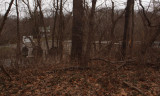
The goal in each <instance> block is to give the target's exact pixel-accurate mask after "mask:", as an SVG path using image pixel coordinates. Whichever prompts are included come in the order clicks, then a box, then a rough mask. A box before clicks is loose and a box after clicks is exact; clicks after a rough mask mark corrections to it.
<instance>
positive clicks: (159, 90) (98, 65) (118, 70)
mask: <svg viewBox="0 0 160 96" xmlns="http://www.w3.org/2000/svg"><path fill="white" fill-rule="evenodd" d="M66 65H67V64H63V63H61V64H49V65H45V66H44V65H43V66H42V65H41V66H40V65H39V66H38V67H32V68H31V67H29V68H25V69H23V70H21V71H20V73H19V74H18V75H17V74H13V72H10V71H8V72H9V73H10V74H11V77H12V81H9V80H8V79H7V77H6V76H5V75H4V74H2V73H0V96H143V95H144V96H160V68H158V67H157V66H154V65H148V66H146V67H143V68H139V67H137V65H136V64H129V65H126V66H123V67H118V66H119V64H107V63H105V62H101V61H99V62H97V61H95V62H94V63H92V64H90V65H89V68H87V69H80V68H78V67H71V64H68V65H67V66H66ZM62 66H63V67H62ZM72 66H73V65H72Z"/></svg>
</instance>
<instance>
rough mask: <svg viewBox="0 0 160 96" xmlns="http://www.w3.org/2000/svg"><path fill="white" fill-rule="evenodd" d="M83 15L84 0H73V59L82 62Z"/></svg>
mask: <svg viewBox="0 0 160 96" xmlns="http://www.w3.org/2000/svg"><path fill="white" fill-rule="evenodd" d="M83 16H84V8H83V0H73V25H72V48H71V60H73V61H74V60H78V63H80V62H81V59H82V49H83V48H82V46H83Z"/></svg>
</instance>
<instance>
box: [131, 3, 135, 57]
mask: <svg viewBox="0 0 160 96" xmlns="http://www.w3.org/2000/svg"><path fill="white" fill-rule="evenodd" d="M133 35H134V4H133V5H132V28H131V42H130V55H131V56H132V55H133V54H132V52H133V37H134V36H133Z"/></svg>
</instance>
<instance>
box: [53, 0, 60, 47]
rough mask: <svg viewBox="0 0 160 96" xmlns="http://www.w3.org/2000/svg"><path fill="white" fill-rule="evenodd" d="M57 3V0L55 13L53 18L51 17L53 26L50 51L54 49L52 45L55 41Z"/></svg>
mask: <svg viewBox="0 0 160 96" xmlns="http://www.w3.org/2000/svg"><path fill="white" fill-rule="evenodd" d="M58 2H59V0H57V8H56V12H55V16H53V19H54V25H53V30H52V49H54V47H55V45H54V39H55V32H56V22H57V15H58V9H59V8H58Z"/></svg>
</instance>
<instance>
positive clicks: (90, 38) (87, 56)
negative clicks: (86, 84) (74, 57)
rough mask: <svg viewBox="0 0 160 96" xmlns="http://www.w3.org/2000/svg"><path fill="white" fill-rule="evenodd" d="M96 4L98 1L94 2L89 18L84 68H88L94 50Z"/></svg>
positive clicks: (94, 0) (93, 0)
mask: <svg viewBox="0 0 160 96" xmlns="http://www.w3.org/2000/svg"><path fill="white" fill-rule="evenodd" d="M96 2H97V0H92V9H91V14H90V16H89V32H88V40H87V47H86V52H85V55H84V61H83V64H84V66H87V64H88V61H89V59H90V55H91V50H92V44H93V38H94V23H95V22H94V21H95V20H94V15H95V8H96Z"/></svg>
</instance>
